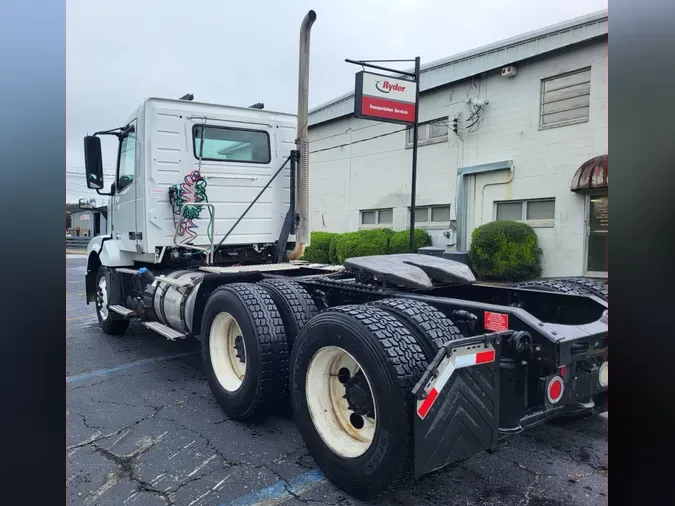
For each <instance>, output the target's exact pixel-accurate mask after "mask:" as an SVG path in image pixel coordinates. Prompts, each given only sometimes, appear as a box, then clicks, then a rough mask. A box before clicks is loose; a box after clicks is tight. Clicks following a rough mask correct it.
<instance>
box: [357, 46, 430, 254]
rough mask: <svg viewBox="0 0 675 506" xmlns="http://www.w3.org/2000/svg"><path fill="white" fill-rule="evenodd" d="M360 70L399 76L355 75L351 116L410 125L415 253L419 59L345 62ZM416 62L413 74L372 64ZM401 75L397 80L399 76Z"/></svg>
mask: <svg viewBox="0 0 675 506" xmlns="http://www.w3.org/2000/svg"><path fill="white" fill-rule="evenodd" d="M345 61H346V62H347V63H354V64H356V65H361V66H362V67H364V68H365V67H369V68H372V69H377V70H383V71H386V72H392V73H395V74H398V76H397V77H392V76H388V75H383V74H376V73H373V72H367V71H365V70H363V71H361V72H359V73H357V74H356V88H355V93H354V117H355V118H362V119H370V120H374V121H381V122H384V123H399V124H404V125H411V126H412V131H413V146H412V183H411V188H410V191H411V194H410V252H411V253H415V194H416V192H417V140H418V126H419V102H420V90H419V81H420V57H419V56H418V57H416V58H415V59H414V60H367V61H366V60H363V61H361V60H358V61H356V60H349V59H347V60H345ZM412 61H414V62H415V71H414V72H404V71H400V70H396V69H391V68H387V67H382V66H380V65H373V63H382V62H412ZM399 76H400V77H399Z"/></svg>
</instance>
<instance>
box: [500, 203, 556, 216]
mask: <svg viewBox="0 0 675 506" xmlns="http://www.w3.org/2000/svg"><path fill="white" fill-rule="evenodd" d="M495 218H496V219H497V220H498V221H499V220H515V221H526V220H553V219H555V199H536V200H509V201H505V202H495Z"/></svg>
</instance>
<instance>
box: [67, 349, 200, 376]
mask: <svg viewBox="0 0 675 506" xmlns="http://www.w3.org/2000/svg"><path fill="white" fill-rule="evenodd" d="M198 353H199V352H198V351H188V352H184V353H175V354H173V355H165V356H163V357H153V358H144V359H143V360H136V361H135V362H128V363H126V364H122V365H118V366H116V367H110V368H107V369H98V370H96V371H90V372H85V373H82V374H75V375H74V376H66V383H74V382H76V381H83V380H86V379H89V378H94V377H96V376H105V375H106V374H109V373H111V372H116V371H121V370H123V369H129V368H131V367H139V366H142V365H146V364H154V363H155V362H163V361H165V360H173V359H175V358H182V357H189V356H192V355H197V354H198Z"/></svg>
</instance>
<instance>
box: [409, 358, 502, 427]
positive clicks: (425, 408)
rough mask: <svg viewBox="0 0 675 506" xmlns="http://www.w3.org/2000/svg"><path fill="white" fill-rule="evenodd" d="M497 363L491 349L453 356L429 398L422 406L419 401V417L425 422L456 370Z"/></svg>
mask: <svg viewBox="0 0 675 506" xmlns="http://www.w3.org/2000/svg"><path fill="white" fill-rule="evenodd" d="M494 361H495V350H494V349H489V350H485V351H481V352H478V353H472V354H471V355H452V357H451V358H450V362H448V364H447V365H446V367H445V369H443V371H442V372H441V374H439V375H438V379H437V380H436V383H434V385H433V386H432V387H431V390H430V391H429V393H428V394H427V398H426V399H424V400H423V401H422V402H421V404H420V403H419V401H418V408H417V414H418V415H419V417H420V418H421V419H422V420H424V417H426V416H427V413H429V410H430V409H431V406H433V404H434V402H435V401H436V398H437V397H438V394H440V393H441V390H443V387H444V386H445V385H446V383H447V382H448V380H449V379H450V377H451V376H452V374H453V373H454V372H455V369H461V368H464V367H471V366H473V365H480V364H489V363H491V362H494Z"/></svg>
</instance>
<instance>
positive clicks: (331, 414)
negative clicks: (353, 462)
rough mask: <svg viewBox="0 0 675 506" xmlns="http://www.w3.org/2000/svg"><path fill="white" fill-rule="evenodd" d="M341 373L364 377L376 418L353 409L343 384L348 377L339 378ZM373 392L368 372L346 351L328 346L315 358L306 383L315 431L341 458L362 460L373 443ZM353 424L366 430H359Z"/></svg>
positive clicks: (308, 371)
mask: <svg viewBox="0 0 675 506" xmlns="http://www.w3.org/2000/svg"><path fill="white" fill-rule="evenodd" d="M341 369H347V370H348V371H349V373H350V376H351V377H353V376H354V375H355V374H356V373H358V372H359V371H360V372H361V373H362V374H363V376H364V377H365V379H366V382H367V384H368V388H369V390H370V392H369V393H370V402H371V405H372V406H373V413H372V414H373V415H374V416H372V417H369V416H362V415H360V414H357V413H354V411H352V410H350V409H349V404H348V401H347V399H345V398H344V395H345V393H346V390H345V385H344V384H343V382H342V381H341V378H342V380H344V376H340V374H339V373H340V370H341ZM372 391H373V389H372V385H371V383H370V380H369V379H368V376H367V375H366V373H365V370H363V368H362V367H361V365H360V364H359V363H358V362H357V361H356V359H354V357H353V356H351V355H350V354H349V353H347V352H346V351H345V350H343V349H342V348H339V347H337V346H326V347H324V348H321V349H320V350H319V351H317V352H316V353H315V354H314V356H313V357H312V360H311V361H310V363H309V367H308V368H307V378H306V383H305V392H306V395H307V406H308V408H309V413H310V415H311V417H312V422H313V423H314V427H315V428H316V430H317V431H318V433H319V435H320V436H321V438H322V439H323V440H324V442H325V443H326V445H328V447H329V448H330V449H331V450H333V452H335V453H337V454H338V455H340V456H341V457H344V458H356V457H360V456H361V455H363V454H364V453H366V451H367V450H368V448H370V445H371V444H372V443H373V438H374V436H375V429H376V427H377V422H376V420H377V406H376V405H375V399H374V398H373V394H372ZM353 417H357V418H353ZM359 419H360V420H359ZM352 420H353V421H357V422H359V423H358V424H357V425H361V424H362V426H361V427H360V428H357V426H355V425H354V424H353V423H352Z"/></svg>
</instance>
